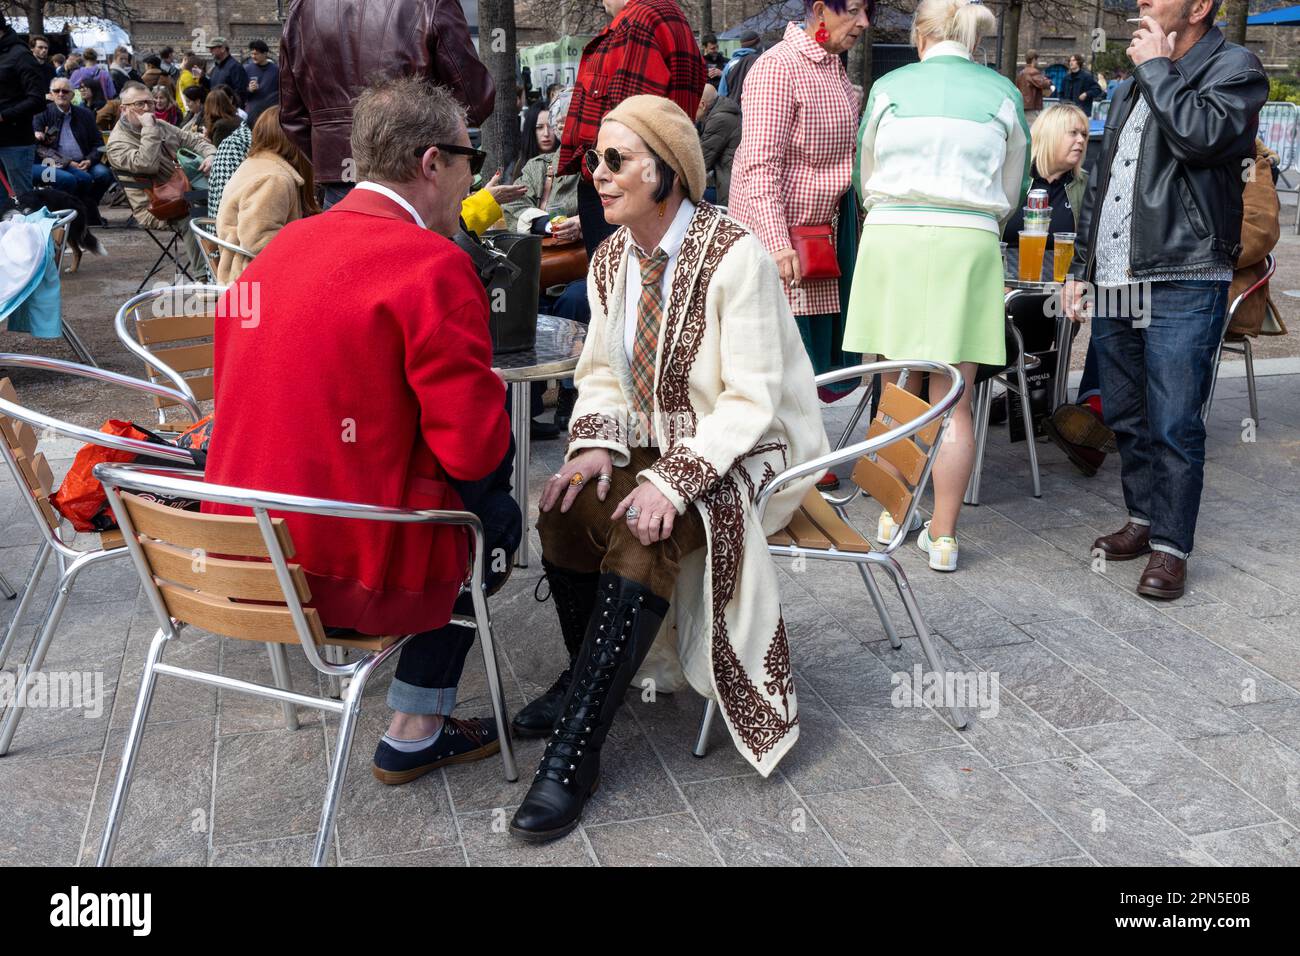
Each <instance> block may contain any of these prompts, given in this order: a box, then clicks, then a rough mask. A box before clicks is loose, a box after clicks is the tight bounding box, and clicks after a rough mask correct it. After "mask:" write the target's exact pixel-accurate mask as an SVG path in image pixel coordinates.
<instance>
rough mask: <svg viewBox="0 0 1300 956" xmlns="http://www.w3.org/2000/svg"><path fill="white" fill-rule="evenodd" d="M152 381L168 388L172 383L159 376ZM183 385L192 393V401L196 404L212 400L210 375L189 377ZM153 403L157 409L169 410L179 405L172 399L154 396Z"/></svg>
mask: <svg viewBox="0 0 1300 956" xmlns="http://www.w3.org/2000/svg"><path fill="white" fill-rule="evenodd" d="M154 381H155V382H157V383H158V384H159V385H166V386H167V387H169V388H171V387H173V386H172V383H171V382H170V381H168V380H167V379H166V378H163V377H162V376H161V375H159V376H158V377H157V378H155V379H154ZM185 384H186V385H188V386H189V387H190V391H191V392H193V393H194V400H195V401H196V402H206V401H209V400H211V398H212V376H211V375H194V376H191V377H189V378H187V379H185ZM153 403H154V405H155V406H157V407H158V408H171V407H173V406H176V405H179V404H180V402H178V401H176V399H174V398H163V397H162V396H161V395H155V396H154V399H153Z"/></svg>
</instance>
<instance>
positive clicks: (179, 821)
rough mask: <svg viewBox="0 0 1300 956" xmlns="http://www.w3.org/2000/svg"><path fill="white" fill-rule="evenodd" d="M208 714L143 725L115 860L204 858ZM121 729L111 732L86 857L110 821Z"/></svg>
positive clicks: (186, 862) (194, 861)
mask: <svg viewBox="0 0 1300 956" xmlns="http://www.w3.org/2000/svg"><path fill="white" fill-rule="evenodd" d="M212 723H213V722H212V718H210V717H207V718H197V719H195V720H182V721H176V722H174V723H162V724H158V725H156V726H154V725H146V727H145V732H144V738H143V739H142V740H141V743H140V750H139V752H138V756H137V757H136V763H135V770H134V772H133V774H132V776H131V791H130V793H129V794H128V795H127V801H126V806H125V809H124V810H123V811H122V823H121V826H120V827H119V830H118V836H117V845H116V848H115V850H114V855H113V865H114V866H202V865H203V864H204V863H206V862H207V859H208V843H209V834H210V831H211V828H212V822H213V821H212V818H211V805H212V804H211V801H212V747H213V727H212ZM125 745H126V732H125V731H122V730H114V731H113V732H112V733H110V734H109V738H108V743H107V745H106V747H105V750H104V761H103V769H102V770H101V771H100V774H99V785H98V787H97V789H96V791H95V804H94V808H93V810H92V812H91V814H90V823H89V825H88V826H87V829H86V846H85V852H84V853H83V854H82V857H81V862H82V863H83V864H91V863H94V861H95V859H96V858H97V857H98V855H99V844H100V839H101V838H102V836H103V833H104V827H105V825H106V824H107V821H108V805H109V803H110V802H111V800H112V796H113V787H114V785H115V784H116V782H117V774H118V768H119V767H120V766H121V758H122V748H123V747H124V746H125Z"/></svg>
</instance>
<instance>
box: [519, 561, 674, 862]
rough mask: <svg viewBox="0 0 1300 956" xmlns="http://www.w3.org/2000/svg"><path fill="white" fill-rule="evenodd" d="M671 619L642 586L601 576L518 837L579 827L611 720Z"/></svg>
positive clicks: (543, 836) (548, 836) (540, 837)
mask: <svg viewBox="0 0 1300 956" xmlns="http://www.w3.org/2000/svg"><path fill="white" fill-rule="evenodd" d="M667 613H668V602H667V601H665V600H664V599H663V598H660V597H656V596H655V595H654V594H651V593H650V591H649V590H647V589H646V587H645V586H644V585H642V584H638V583H636V582H635V581H628V580H625V579H624V578H620V577H618V576H617V575H614V574H602V575H601V576H600V584H599V589H598V591H597V601H596V610H595V611H594V612H593V614H592V618H591V624H590V626H589V627H588V629H587V636H586V639H585V640H584V641H583V644H582V650H581V652H579V654H578V659H577V661H576V662H575V663H574V666H573V685H572V686H571V687H570V688H569V692H568V694H567V695H566V696H565V698H564V704H563V709H562V711H561V713H560V716H559V718H558V719H557V720H556V722H555V727H554V729H553V730H552V733H551V739H550V740H549V741H548V742H547V744H546V753H545V754H543V755H542V762H541V764H540V766H539V767H538V769H537V775H536V776H535V777H534V778H533V785H532V787H531V788H529V790H528V795H527V796H526V797H524V801H523V803H522V804H520V806H519V809H518V810H517V811H515V818H514V820H512V821H511V823H510V829H511V830H512V831H513V832H514V833H515V834H516V835H517V836H520V837H523V838H524V839H526V840H534V841H537V842H544V841H546V840H554V839H556V838H557V837H562V836H564V834H566V833H568V832H569V831H570V830H572V829H573V828H574V827H576V826H577V825H578V821H579V820H580V819H581V818H582V808H583V806H584V805H585V804H586V802H587V797H589V796H590V795H591V794H592V792H593V791H595V789H596V783H597V780H598V778H599V777H600V748H601V746H602V745H603V744H604V743H605V737H606V736H607V735H608V734H609V728H610V726H611V725H612V724H613V722H614V714H616V713H617V712H618V708H619V706H620V705H621V704H622V703H623V695H624V693H625V692H626V691H627V688H628V685H630V684H631V683H632V678H633V676H634V675H635V674H636V672H637V669H638V668H639V667H640V666H641V664H642V662H643V661H644V660H645V657H646V654H648V653H649V652H650V645H651V644H652V643H654V639H655V635H656V634H658V633H659V626H660V625H661V624H662V623H663V619H664V615H666V614H667Z"/></svg>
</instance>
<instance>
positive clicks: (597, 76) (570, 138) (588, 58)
mask: <svg viewBox="0 0 1300 956" xmlns="http://www.w3.org/2000/svg"><path fill="white" fill-rule="evenodd" d="M601 4H602V5H603V6H604V8H605V12H606V13H608V14H609V15H610V16H611V17H613V18H614V19H613V21H611V22H610V25H609V26H607V27H606V28H605V29H604V30H602V31H601V32H600V33H599V34H598V35H597V36H596V37H595V38H594V39H593V40H592V41H591V42H590V43H588V44H587V45H586V46H585V47H583V50H582V60H581V61H580V62H579V64H578V80H577V82H576V83H575V84H574V87H573V99H572V100H571V101H570V103H569V112H568V115H567V117H566V119H565V123H564V134H563V137H562V139H561V141H560V164H559V165H560V168H559V173H558V175H566V174H572V173H577V172H581V173H582V175H581V176H580V177H579V179H578V215H579V217H581V220H582V242H583V244H584V245H585V246H586V247H587V257H588V258H590V257H591V254H592V253H593V252H595V250H596V247H597V246H598V245H600V244H601V242H602V241H604V239H605V237H606V236H609V235H610V234H612V233H613V232H614V229H615V228H616V227H614V226H611V225H609V224H608V223H606V222H605V211H604V208H603V207H602V206H601V204H600V196H598V195H597V194H596V187H595V186H593V185H592V184H591V172H590V171H589V170H588V169H587V167H586V164H585V162H584V156H585V155H586V153H587V151H588V150H590V149H593V148H594V147H595V145H596V136H597V135H598V134H599V132H600V121H601V120H602V119H604V118H605V114H606V113H608V112H609V111H610V110H612V109H613V108H614V107H615V106H617V105H618V104H619V103H622V102H623V101H624V100H625V99H627V98H628V97H629V96H636V95H638V94H640V93H649V94H652V95H654V96H666V97H667V98H668V99H670V100H672V101H673V102H674V103H676V104H677V105H678V106H680V107H681V108H682V112H684V113H685V114H686V115H687V116H694V115H695V111H696V109H697V108H698V107H699V105H700V95H701V94H702V92H703V90H704V84H705V82H706V73H705V68H704V57H703V56H702V55H701V54H700V48H699V46H698V45H697V44H696V42H695V36H694V34H692V33H691V25H690V23H688V22H687V20H686V16H685V14H683V13H682V8H681V7H679V6H678V5H677V4H676V2H675V0H601Z"/></svg>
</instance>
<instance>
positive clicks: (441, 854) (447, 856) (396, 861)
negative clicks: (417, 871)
mask: <svg viewBox="0 0 1300 956" xmlns="http://www.w3.org/2000/svg"><path fill="white" fill-rule="evenodd" d="M343 865H344V866H368V867H382V868H384V869H387V868H388V867H394V866H399V867H417V866H418V867H442V866H465V865H466V863H465V851H464V850H463V849H462V848H461V847H459V846H440V847H437V848H435V849H432V850H417V851H415V852H413V853H394V854H390V855H388V856H369V857H366V858H365V859H362V860H348V861H346V862H345V863H344V864H343Z"/></svg>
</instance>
